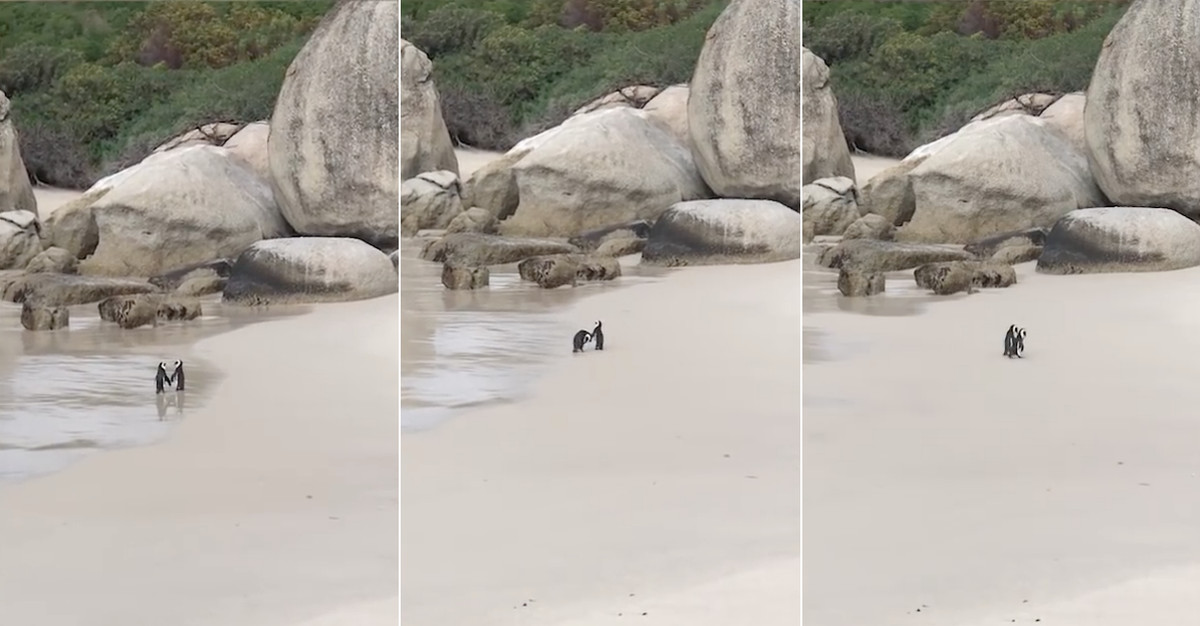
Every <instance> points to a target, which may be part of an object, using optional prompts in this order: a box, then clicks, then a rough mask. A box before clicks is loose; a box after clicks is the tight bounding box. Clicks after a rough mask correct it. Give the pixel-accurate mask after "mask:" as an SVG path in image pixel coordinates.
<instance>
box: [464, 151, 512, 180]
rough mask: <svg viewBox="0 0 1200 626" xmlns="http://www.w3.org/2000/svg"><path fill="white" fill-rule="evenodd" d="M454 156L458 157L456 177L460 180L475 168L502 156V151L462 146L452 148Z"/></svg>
mask: <svg viewBox="0 0 1200 626" xmlns="http://www.w3.org/2000/svg"><path fill="white" fill-rule="evenodd" d="M454 156H456V157H458V177H459V179H460V180H466V179H468V178H470V177H471V174H472V173H474V172H475V170H477V169H479V168H481V167H483V166H485V165H487V164H488V163H491V162H492V161H495V160H496V159H497V158H498V157H501V156H504V153H503V152H493V151H491V150H480V149H478V148H472V147H470V146H463V147H461V148H455V149H454Z"/></svg>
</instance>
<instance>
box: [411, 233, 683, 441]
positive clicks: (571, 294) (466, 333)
mask: <svg viewBox="0 0 1200 626" xmlns="http://www.w3.org/2000/svg"><path fill="white" fill-rule="evenodd" d="M419 250H420V243H419V242H417V241H406V242H404V244H403V245H402V247H401V259H400V277H401V281H400V309H401V312H400V324H401V327H400V328H401V333H400V350H401V351H400V374H401V388H400V408H401V414H400V426H401V429H402V430H403V431H413V430H420V429H425V428H430V427H432V426H435V425H436V424H438V423H440V422H441V421H442V420H444V419H446V418H448V417H449V416H451V415H453V414H454V413H455V412H457V411H461V410H463V409H465V408H468V407H473V406H479V405H481V404H488V403H493V402H505V401H512V400H516V399H518V398H520V397H522V396H523V395H524V393H526V392H527V390H528V386H529V383H530V381H532V380H534V379H536V378H537V376H538V375H539V374H540V372H542V371H544V368H546V367H547V366H549V365H550V364H551V363H552V362H553V359H554V357H555V356H556V355H560V354H563V353H569V351H570V346H571V337H572V336H573V335H574V333H575V331H576V330H579V329H580V328H584V327H586V328H587V329H588V330H591V327H592V324H593V322H594V321H595V320H593V319H580V320H578V321H572V322H566V321H564V320H562V319H561V311H562V309H564V308H565V307H566V306H567V305H569V304H571V303H573V302H575V301H577V300H578V299H579V298H581V297H583V296H586V295H589V294H596V293H600V292H602V291H604V290H608V289H617V288H620V286H622V285H630V284H636V283H638V282H644V281H648V280H656V279H657V278H658V277H661V276H662V275H663V274H664V273H665V270H662V269H659V268H650V267H638V266H634V267H630V266H627V265H623V266H622V268H621V271H622V276H621V277H620V278H617V279H616V280H613V281H607V282H602V283H590V284H584V285H581V286H579V287H574V288H572V287H560V288H558V289H542V288H540V287H538V286H537V285H534V284H532V283H527V282H524V281H522V280H521V279H520V276H519V275H518V274H517V269H516V264H509V265H499V266H493V267H491V268H490V272H491V276H490V281H489V286H488V287H486V288H484V289H478V290H473V291H451V290H448V289H446V288H445V287H443V286H442V283H441V272H442V265H441V264H440V263H431V262H428V261H423V260H421V259H420V258H418V256H417V255H418V252H419Z"/></svg>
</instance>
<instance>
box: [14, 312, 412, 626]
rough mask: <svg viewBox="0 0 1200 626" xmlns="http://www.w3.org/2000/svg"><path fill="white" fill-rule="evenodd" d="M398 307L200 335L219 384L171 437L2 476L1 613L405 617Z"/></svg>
mask: <svg viewBox="0 0 1200 626" xmlns="http://www.w3.org/2000/svg"><path fill="white" fill-rule="evenodd" d="M397 311H398V297H397V296H395V295H393V296H387V297H383V298H378V299H374V300H367V301H361V302H353V303H345V304H328V305H322V306H320V307H315V310H314V311H313V312H312V313H310V314H305V315H301V316H297V317H292V318H289V319H284V320H278V321H273V322H270V323H263V324H254V325H250V326H246V327H243V328H239V329H237V330H233V331H231V332H228V333H225V334H221V335H218V336H215V337H212V338H209V339H205V340H202V341H201V342H199V343H198V344H196V345H195V346H194V348H192V349H191V350H189V352H188V353H189V354H191V355H192V356H194V357H199V358H201V359H203V360H205V361H207V362H209V363H212V364H213V365H214V366H215V367H217V368H219V370H220V371H221V374H222V378H221V381H220V382H219V383H218V386H217V388H216V389H215V390H212V391H211V394H210V399H209V400H208V402H207V403H206V405H205V406H203V407H202V408H200V409H198V410H196V411H194V412H191V413H190V414H189V415H188V416H187V419H186V420H184V421H182V422H181V423H179V424H178V425H177V426H176V427H175V429H174V430H173V432H172V433H171V434H170V436H169V437H168V438H167V439H166V440H165V441H164V442H162V443H161V444H158V445H153V446H145V447H138V448H129V449H124V450H119V451H111V452H106V453H104V454H97V455H93V456H91V457H89V458H86V459H84V460H82V461H79V462H78V463H76V464H74V465H73V466H72V467H70V468H68V469H67V470H65V471H62V472H58V473H55V474H52V475H48V476H44V477H40V478H36V479H32V480H28V481H25V482H21V483H18V484H12V485H4V486H3V487H0V537H3V538H4V541H3V548H2V554H3V556H2V557H0V622H3V623H6V624H9V623H11V624H39V625H42V624H44V625H48V626H54V625H60V624H61V625H71V626H75V625H79V624H88V625H89V626H91V625H95V626H110V625H111V626H117V625H126V624H176V625H180V626H186V625H192V624H195V625H200V624H204V625H211V624H223V625H234V626H236V625H238V624H246V625H248V626H249V625H254V626H264V625H265V626H269V625H272V624H279V625H285V624H286V625H292V624H297V623H302V622H305V621H306V620H310V621H309V622H308V623H309V624H311V625H312V626H316V625H321V626H324V625H327V624H346V623H354V624H395V623H396V622H397V615H396V613H397V601H396V589H397V586H398V580H397V544H396V531H395V529H396V527H397V524H398V519H397V518H398V514H397V511H398V502H397V478H396V466H397V463H398V459H397V456H396V455H397V449H396V440H397V438H398V436H399V425H398V423H397V420H396V407H397V405H398V403H399V398H398V395H399V390H398V389H397V387H396V380H397V378H398V375H399V364H398V360H397V353H396V345H397V342H398V336H397V333H398V328H397V325H396V316H397ZM314 355H320V358H314ZM185 358H187V357H185ZM196 391H200V390H199V389H196Z"/></svg>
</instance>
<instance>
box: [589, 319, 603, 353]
mask: <svg viewBox="0 0 1200 626" xmlns="http://www.w3.org/2000/svg"><path fill="white" fill-rule="evenodd" d="M592 341H595V342H596V350H603V349H604V331H602V330H600V322H599V321H597V322H596V328H594V329H593V330H592Z"/></svg>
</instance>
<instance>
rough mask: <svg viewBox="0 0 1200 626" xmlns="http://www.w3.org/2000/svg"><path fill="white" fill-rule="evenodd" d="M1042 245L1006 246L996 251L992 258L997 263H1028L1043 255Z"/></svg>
mask: <svg viewBox="0 0 1200 626" xmlns="http://www.w3.org/2000/svg"><path fill="white" fill-rule="evenodd" d="M1042 250H1044V248H1042V246H1035V245H1032V244H1029V245H1024V246H1005V247H1003V248H1000V249H999V250H997V251H996V253H995V254H993V255H992V257H991V260H992V261H993V262H995V263H1004V264H1006V265H1016V264H1018V263H1028V262H1030V261H1036V260H1038V259H1039V258H1041V256H1042Z"/></svg>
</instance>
